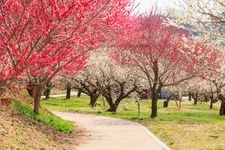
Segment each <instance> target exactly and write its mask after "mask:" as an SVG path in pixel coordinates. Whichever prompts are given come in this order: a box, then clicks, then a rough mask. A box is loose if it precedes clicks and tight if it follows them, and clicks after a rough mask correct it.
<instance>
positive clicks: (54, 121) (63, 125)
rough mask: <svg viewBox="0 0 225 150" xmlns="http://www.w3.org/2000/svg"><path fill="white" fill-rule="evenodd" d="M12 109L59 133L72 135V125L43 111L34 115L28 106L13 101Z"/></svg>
mask: <svg viewBox="0 0 225 150" xmlns="http://www.w3.org/2000/svg"><path fill="white" fill-rule="evenodd" d="M12 107H13V108H15V109H16V110H17V111H19V112H21V113H22V114H24V115H25V116H27V117H30V118H33V119H34V120H37V121H39V122H42V123H44V124H46V125H48V126H50V127H52V128H54V129H56V130H58V131H60V132H63V133H72V132H74V130H75V128H74V125H73V123H71V122H68V121H65V120H63V119H60V118H59V117H57V116H54V115H52V114H50V113H49V112H47V111H45V110H43V109H41V110H40V113H39V114H35V113H33V109H32V107H31V106H30V105H29V104H25V103H21V102H19V101H13V103H12Z"/></svg>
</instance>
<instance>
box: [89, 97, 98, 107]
mask: <svg viewBox="0 0 225 150" xmlns="http://www.w3.org/2000/svg"><path fill="white" fill-rule="evenodd" d="M98 97H99V95H96V94H95V95H92V96H90V105H91V107H92V108H94V107H95V106H96V102H97V100H98Z"/></svg>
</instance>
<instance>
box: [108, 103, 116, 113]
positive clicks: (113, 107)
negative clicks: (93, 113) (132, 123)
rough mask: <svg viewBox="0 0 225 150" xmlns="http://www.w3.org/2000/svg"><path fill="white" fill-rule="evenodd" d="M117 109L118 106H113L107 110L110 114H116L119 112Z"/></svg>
mask: <svg viewBox="0 0 225 150" xmlns="http://www.w3.org/2000/svg"><path fill="white" fill-rule="evenodd" d="M117 108H118V105H115V104H113V105H111V106H110V108H109V109H108V110H107V111H109V112H116V111H117Z"/></svg>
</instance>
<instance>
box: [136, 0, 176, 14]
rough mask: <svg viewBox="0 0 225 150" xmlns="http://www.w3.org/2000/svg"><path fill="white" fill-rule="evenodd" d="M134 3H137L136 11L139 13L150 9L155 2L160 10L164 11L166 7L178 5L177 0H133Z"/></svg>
mask: <svg viewBox="0 0 225 150" xmlns="http://www.w3.org/2000/svg"><path fill="white" fill-rule="evenodd" d="M135 1H136V3H139V6H138V8H137V11H138V12H140V13H144V12H148V11H149V10H151V8H152V7H153V6H155V4H157V8H158V9H160V10H161V11H166V9H168V8H176V7H178V6H177V4H178V0H135Z"/></svg>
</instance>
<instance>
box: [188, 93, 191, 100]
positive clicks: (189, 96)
mask: <svg viewBox="0 0 225 150" xmlns="http://www.w3.org/2000/svg"><path fill="white" fill-rule="evenodd" d="M188 100H189V101H191V93H188Z"/></svg>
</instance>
